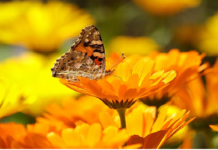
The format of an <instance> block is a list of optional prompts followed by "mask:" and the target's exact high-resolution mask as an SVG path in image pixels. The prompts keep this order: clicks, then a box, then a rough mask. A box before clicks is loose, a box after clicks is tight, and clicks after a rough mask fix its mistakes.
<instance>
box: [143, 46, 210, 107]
mask: <svg viewBox="0 0 218 150" xmlns="http://www.w3.org/2000/svg"><path fill="white" fill-rule="evenodd" d="M203 57H204V54H202V55H199V53H198V52H196V51H189V52H179V50H177V49H172V50H171V51H170V52H169V53H156V54H152V55H150V56H149V58H151V59H153V60H154V61H155V62H156V66H155V70H161V69H162V70H165V71H170V70H175V72H176V74H177V76H176V77H175V79H174V80H173V81H172V82H171V83H170V84H169V85H168V86H167V87H165V88H163V89H162V90H160V91H158V92H157V93H155V94H152V95H149V96H147V97H145V98H144V99H143V100H142V101H143V102H144V103H145V104H147V105H150V106H157V107H159V106H161V105H163V104H165V103H166V102H168V101H169V100H170V99H171V97H172V96H173V95H174V94H175V93H176V92H177V91H178V90H179V88H180V87H181V86H182V85H184V84H185V83H186V82H188V81H190V80H192V79H194V78H196V77H197V75H196V74H197V73H199V72H200V71H202V70H203V69H204V68H205V67H207V65H206V64H205V65H201V61H202V59H203ZM169 60H170V61H169Z"/></svg>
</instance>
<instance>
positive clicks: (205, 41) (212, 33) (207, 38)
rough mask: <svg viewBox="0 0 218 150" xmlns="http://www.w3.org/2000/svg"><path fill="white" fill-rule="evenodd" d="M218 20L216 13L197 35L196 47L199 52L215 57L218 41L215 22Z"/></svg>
mask: <svg viewBox="0 0 218 150" xmlns="http://www.w3.org/2000/svg"><path fill="white" fill-rule="evenodd" d="M217 19H218V12H217V13H216V14H215V15H214V16H212V17H210V18H209V19H208V20H207V22H206V24H205V25H204V28H203V29H202V30H201V32H200V34H199V36H200V37H199V38H200V39H199V41H198V42H197V44H198V47H199V49H200V50H201V51H203V52H206V53H207V55H217V54H218V48H217V42H216V41H217V40H218V29H217V25H218V22H217Z"/></svg>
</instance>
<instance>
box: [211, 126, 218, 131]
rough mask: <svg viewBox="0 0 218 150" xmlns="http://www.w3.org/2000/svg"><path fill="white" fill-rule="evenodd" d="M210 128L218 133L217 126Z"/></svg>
mask: <svg viewBox="0 0 218 150" xmlns="http://www.w3.org/2000/svg"><path fill="white" fill-rule="evenodd" d="M210 128H211V129H213V130H215V131H217V132H218V126H215V125H210Z"/></svg>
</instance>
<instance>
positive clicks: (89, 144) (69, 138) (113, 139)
mask: <svg viewBox="0 0 218 150" xmlns="http://www.w3.org/2000/svg"><path fill="white" fill-rule="evenodd" d="M47 137H48V139H49V141H50V142H51V143H52V145H54V146H55V147H56V148H65V149H66V148H86V149H87V148H92V149H93V148H116V149H117V148H121V147H122V146H123V145H124V144H125V142H126V141H127V140H128V138H129V136H128V135H127V133H126V130H124V129H122V130H119V129H118V128H117V127H115V126H109V127H107V128H106V129H102V127H101V125H100V124H99V123H95V124H92V125H88V124H81V125H78V126H77V127H76V128H74V129H73V128H66V129H63V130H62V132H61V134H57V133H53V132H51V133H49V134H48V135H47Z"/></svg>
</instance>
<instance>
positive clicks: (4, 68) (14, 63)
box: [0, 53, 78, 115]
mask: <svg viewBox="0 0 218 150" xmlns="http://www.w3.org/2000/svg"><path fill="white" fill-rule="evenodd" d="M57 57H58V56H57V55H47V56H44V55H40V54H36V53H24V54H22V55H21V56H18V57H11V58H8V59H6V60H5V61H2V62H0V72H1V75H0V78H1V79H2V80H3V81H4V83H5V86H6V89H10V88H11V86H13V85H14V84H15V85H17V89H19V90H15V89H14V90H13V91H14V94H12V95H8V94H7V95H8V96H10V97H11V98H10V97H9V100H10V101H12V99H13V96H15V95H16V94H15V93H18V92H19V91H20V90H21V89H23V91H22V92H24V93H23V96H25V95H29V96H30V97H34V98H35V101H34V102H33V101H32V102H31V104H29V106H28V108H27V109H26V110H25V112H26V113H29V114H32V115H40V114H41V113H42V112H43V111H44V109H45V106H47V105H48V104H50V103H51V102H60V100H61V99H62V98H64V97H65V96H73V95H74V96H75V95H78V94H76V93H75V92H73V91H72V90H69V89H68V88H66V87H64V86H62V85H61V84H60V83H59V81H58V79H55V78H53V77H52V76H51V72H50V68H51V67H52V66H53V62H54V61H55V59H56V58H57ZM17 95H18V94H17ZM11 107H17V105H16V106H15V105H14V106H11ZM8 108H9V107H8ZM17 109H18V108H17Z"/></svg>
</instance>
